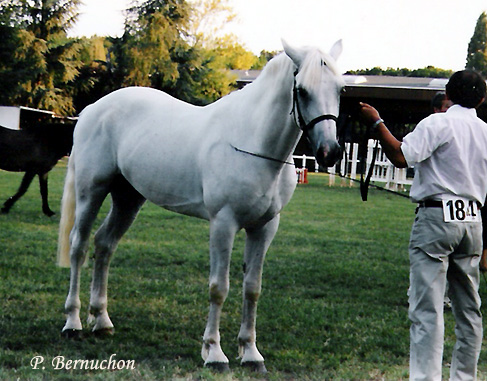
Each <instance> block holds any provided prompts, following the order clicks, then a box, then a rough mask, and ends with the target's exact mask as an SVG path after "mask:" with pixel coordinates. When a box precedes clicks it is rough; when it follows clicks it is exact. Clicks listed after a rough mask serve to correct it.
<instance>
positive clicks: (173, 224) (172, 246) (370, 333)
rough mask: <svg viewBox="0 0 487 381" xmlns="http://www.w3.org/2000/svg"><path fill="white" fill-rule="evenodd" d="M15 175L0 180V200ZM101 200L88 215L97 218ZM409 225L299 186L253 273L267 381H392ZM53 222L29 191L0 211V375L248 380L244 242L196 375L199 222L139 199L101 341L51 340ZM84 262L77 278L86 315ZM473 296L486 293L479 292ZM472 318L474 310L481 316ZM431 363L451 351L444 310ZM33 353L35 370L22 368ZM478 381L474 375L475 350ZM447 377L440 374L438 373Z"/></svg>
mask: <svg viewBox="0 0 487 381" xmlns="http://www.w3.org/2000/svg"><path fill="white" fill-rule="evenodd" d="M64 173H65V167H64V164H61V165H58V166H57V167H56V168H55V169H54V170H53V171H52V172H51V176H50V182H49V185H50V202H51V208H52V209H53V210H55V211H59V203H60V198H61V192H62V184H63V180H64ZM21 176H22V175H21V174H16V173H8V172H0V201H3V199H6V198H7V197H8V196H10V195H11V194H13V193H14V192H15V190H16V188H17V186H18V185H19V183H20V179H21ZM106 210H107V205H105V206H104V210H103V211H102V212H106ZM413 218H414V205H413V204H412V203H410V201H409V200H407V199H405V198H402V197H397V196H395V195H393V194H390V193H386V192H383V191H378V190H373V189H372V190H371V191H370V195H369V201H368V202H366V203H364V202H362V201H361V200H360V195H359V192H358V190H357V188H348V187H339V186H335V187H329V186H328V177H327V176H325V175H314V174H311V175H310V184H307V185H299V186H298V189H297V190H296V193H295V195H294V197H293V199H292V201H291V203H290V204H289V205H288V206H287V207H286V208H285V210H284V211H283V213H282V217H281V226H280V229H279V232H278V233H277V236H276V238H275V240H274V242H273V244H272V245H271V248H270V250H269V252H268V255H267V258H266V263H265V266H264V276H263V294H262V297H261V299H260V303H259V314H258V320H257V334H258V344H259V349H260V350H261V352H262V354H263V355H264V357H265V359H266V365H267V369H268V370H269V374H268V375H267V376H265V379H269V380H283V379H289V380H291V379H292V380H295V379H296V380H322V379H394V380H395V379H406V378H407V377H408V356H409V321H408V317H407V295H406V292H407V288H408V274H409V268H408V255H407V243H408V237H409V231H410V226H411V223H412V221H413ZM58 222H59V216H58V215H56V216H55V217H53V218H50V219H49V218H47V217H45V216H44V215H43V214H42V212H41V208H40V196H39V191H38V185H37V184H33V185H32V186H31V189H30V190H29V192H28V193H27V194H26V196H24V198H22V199H21V200H20V201H19V202H18V203H17V204H16V205H15V206H14V207H13V209H12V210H11V212H10V214H9V215H0V379H1V380H16V379H21V380H26V379H29V380H44V379H46V380H47V379H63V380H86V379H94V380H140V379H146V380H154V379H158V380H162V379H203V380H233V379H236V380H249V379H254V378H256V377H258V376H257V375H255V374H252V373H251V372H248V371H247V370H242V369H240V367H239V360H237V359H236V358H237V356H238V351H237V342H236V336H237V334H238V330H239V324H240V309H241V298H242V297H241V284H242V280H241V278H242V251H243V245H244V234H243V233H240V234H239V235H238V236H237V239H236V242H235V249H234V253H233V258H232V265H231V270H230V271H231V281H232V283H231V290H230V294H229V297H228V299H227V302H226V304H225V307H224V313H223V316H222V325H221V334H222V347H223V350H224V351H225V353H226V354H227V356H228V358H229V359H230V366H231V369H232V372H231V373H230V374H226V375H215V374H213V373H211V372H210V371H209V370H207V369H204V368H203V367H202V360H201V358H200V348H201V338H202V335H203V331H204V328H205V322H206V315H207V311H208V291H207V290H208V286H207V279H208V271H209V263H208V224H207V222H205V221H201V220H198V219H194V218H189V217H185V216H180V215H177V214H173V213H170V212H167V211H165V210H163V209H160V208H158V207H156V206H154V205H152V204H148V203H147V204H146V205H145V206H144V207H143V210H142V212H141V214H140V215H139V217H138V219H137V221H136V222H135V223H134V225H133V226H132V228H131V229H130V230H129V232H128V233H127V234H126V236H125V237H124V239H123V240H122V242H121V243H120V246H119V248H118V251H117V252H116V254H115V255H114V258H113V261H112V266H111V269H110V277H109V313H110V316H111V318H112V321H113V323H114V324H115V327H116V332H115V335H114V336H113V337H109V338H105V339H99V338H96V337H93V336H91V335H89V334H87V335H86V337H84V338H83V339H82V340H66V339H63V338H61V335H60V331H61V329H62V327H63V324H64V315H63V305H64V300H65V297H66V294H67V289H68V284H69V270H67V269H60V268H58V267H56V265H55V257H56V239H57V228H58ZM90 280H91V264H90V266H89V268H87V269H84V271H83V274H82V285H81V287H82V289H81V301H82V304H83V309H82V316H83V317H84V316H86V315H87V306H88V300H89V295H88V291H89V284H90ZM481 292H482V297H483V298H484V297H485V296H486V293H487V290H486V284H485V283H483V284H482V285H481ZM484 312H485V311H484ZM446 322H447V328H446V344H445V364H446V363H448V362H449V356H450V355H451V351H452V348H453V344H454V332H453V329H454V328H453V327H454V321H453V318H452V316H451V313H447V314H446ZM112 354H116V358H117V360H120V359H124V360H134V361H135V364H136V369H135V370H123V371H116V372H115V371H106V370H105V371H103V370H94V371H86V370H79V369H78V370H70V371H67V370H54V369H52V367H51V365H50V362H51V360H52V359H53V358H54V357H56V356H61V355H62V356H64V357H65V359H72V360H75V359H86V360H92V359H93V360H94V359H99V360H105V359H109V357H110V355H112ZM34 356H43V357H44V358H45V361H46V363H45V368H46V369H32V366H31V360H32V358H33V357H34ZM479 364H480V372H479V378H480V379H486V375H487V355H486V354H485V353H484V352H482V354H481V359H480V362H479ZM447 374H448V368H447V366H446V365H445V367H444V376H445V377H447Z"/></svg>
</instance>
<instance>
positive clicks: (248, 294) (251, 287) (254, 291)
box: [244, 280, 262, 302]
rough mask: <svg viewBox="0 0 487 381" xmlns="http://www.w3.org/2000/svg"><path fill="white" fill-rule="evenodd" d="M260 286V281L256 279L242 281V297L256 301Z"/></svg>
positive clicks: (260, 290)
mask: <svg viewBox="0 0 487 381" xmlns="http://www.w3.org/2000/svg"><path fill="white" fill-rule="evenodd" d="M261 292H262V287H261V284H260V282H256V281H248V280H247V281H244V297H245V299H246V300H248V301H251V302H257V301H258V300H259V297H260V294H261Z"/></svg>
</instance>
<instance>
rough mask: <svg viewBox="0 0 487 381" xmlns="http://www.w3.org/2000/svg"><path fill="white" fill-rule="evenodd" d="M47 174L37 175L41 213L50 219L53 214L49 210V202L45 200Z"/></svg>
mask: <svg viewBox="0 0 487 381" xmlns="http://www.w3.org/2000/svg"><path fill="white" fill-rule="evenodd" d="M48 173H49V172H46V173H39V189H40V191H41V199H42V212H43V213H44V214H45V215H46V216H48V217H52V216H54V214H55V213H54V212H53V211H52V210H51V208H49V202H48V200H47V195H48V192H47V178H48Z"/></svg>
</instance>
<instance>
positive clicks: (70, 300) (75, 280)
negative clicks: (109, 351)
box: [62, 181, 108, 336]
mask: <svg viewBox="0 0 487 381" xmlns="http://www.w3.org/2000/svg"><path fill="white" fill-rule="evenodd" d="M79 182H82V181H79ZM87 183H88V182H87ZM107 194H108V187H104V186H101V185H99V186H98V187H96V188H95V187H89V186H88V187H86V189H83V188H80V187H77V188H76V217H75V222H74V226H73V229H72V230H71V234H70V241H71V249H70V262H71V276H70V283H69V293H68V297H67V298H66V303H65V312H66V315H67V319H66V324H65V325H64V328H63V331H62V332H63V335H65V336H72V335H74V336H76V335H77V334H78V332H80V331H81V330H82V324H81V320H80V318H79V311H80V308H81V302H80V298H79V291H80V275H81V266H82V265H83V263H84V261H85V259H86V251H87V249H88V243H89V238H90V232H91V228H92V226H93V222H94V220H95V218H96V216H97V214H98V211H99V210H100V207H101V205H102V203H103V200H104V199H105V197H106V195H107Z"/></svg>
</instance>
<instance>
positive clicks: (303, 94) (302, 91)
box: [298, 87, 308, 98]
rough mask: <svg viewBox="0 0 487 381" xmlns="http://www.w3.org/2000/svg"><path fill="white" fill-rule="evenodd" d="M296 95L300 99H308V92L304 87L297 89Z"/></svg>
mask: <svg viewBox="0 0 487 381" xmlns="http://www.w3.org/2000/svg"><path fill="white" fill-rule="evenodd" d="M298 94H299V96H300V97H302V98H307V97H308V92H307V91H306V89H305V88H304V87H298Z"/></svg>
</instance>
